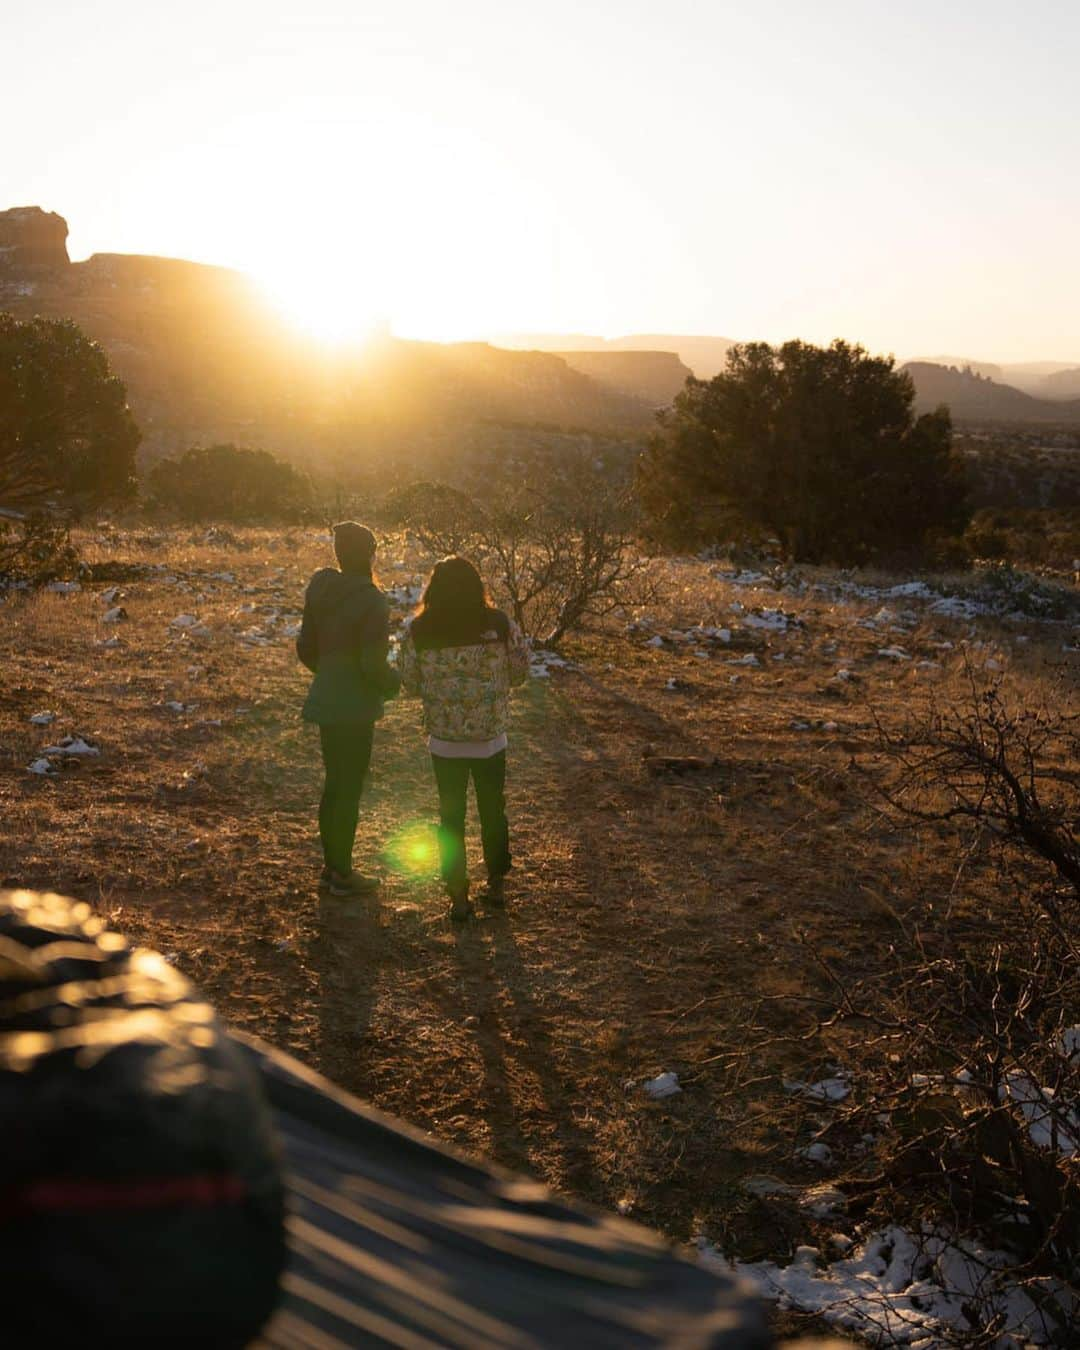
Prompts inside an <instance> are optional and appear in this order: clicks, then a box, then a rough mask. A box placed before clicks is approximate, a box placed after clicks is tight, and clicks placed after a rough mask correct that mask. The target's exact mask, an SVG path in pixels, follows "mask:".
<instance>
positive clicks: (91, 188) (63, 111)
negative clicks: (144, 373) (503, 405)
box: [0, 0, 1080, 360]
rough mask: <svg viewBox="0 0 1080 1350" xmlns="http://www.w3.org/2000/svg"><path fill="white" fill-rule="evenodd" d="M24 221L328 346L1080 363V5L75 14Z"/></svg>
mask: <svg viewBox="0 0 1080 1350" xmlns="http://www.w3.org/2000/svg"><path fill="white" fill-rule="evenodd" d="M4 47H5V53H6V59H5V62H4V67H5V68H4V81H3V85H2V86H0V119H2V120H0V125H2V126H3V127H4V129H5V144H4V147H3V154H2V157H0V208H2V207H5V206H13V205H30V204H37V205H41V206H44V207H45V208H46V209H49V210H55V211H59V212H60V213H61V214H62V215H64V216H65V217H66V218H67V220H68V222H69V224H70V226H71V237H70V240H69V246H70V249H71V253H72V257H73V258H81V257H85V256H87V255H88V254H90V253H93V252H97V251H101V252H106V251H109V252H130V253H160V254H168V255H173V256H178V257H186V258H195V259H200V260H204V261H207V262H216V263H223V264H226V265H229V266H233V267H238V268H243V269H245V270H247V271H250V272H253V273H255V274H256V275H258V276H259V277H260V278H262V279H263V280H264V281H266V282H267V284H269V285H270V286H271V287H272V288H273V289H274V290H275V292H276V293H277V294H279V295H281V296H282V297H284V298H286V299H287V300H288V301H289V302H290V303H291V305H292V306H293V308H294V310H295V311H296V312H297V313H301V314H303V315H304V316H305V317H306V319H307V320H308V321H309V322H310V323H311V324H312V325H313V326H314V327H316V328H319V329H322V330H325V331H327V332H331V331H335V330H341V331H346V330H348V329H350V328H352V327H354V326H356V325H362V324H363V323H366V322H369V321H370V319H371V318H372V317H374V316H387V317H389V318H390V319H392V321H393V324H394V328H395V331H396V332H398V333H399V334H402V335H407V336H420V337H457V336H471V335H475V334H481V333H490V332H506V331H533V332H536V331H561V332H573V331H579V332H588V333H600V334H605V335H615V334H620V333H629V332H660V333H664V332H666V333H714V334H723V335H727V336H733V337H742V338H749V337H763V338H766V339H769V340H780V339H783V338H786V337H792V336H800V337H804V338H808V339H811V340H827V339H829V338H831V337H833V336H837V335H842V336H845V337H848V338H851V339H858V340H861V341H863V342H865V343H867V344H868V345H869V346H871V347H872V348H874V349H876V350H886V351H895V352H896V353H897V354H898V355H901V356H911V355H917V354H934V353H956V354H959V355H966V356H971V357H976V358H979V357H981V358H984V359H990V360H994V359H997V360H1025V359H1038V358H1051V359H1061V360H1073V359H1077V360H1080V266H1078V254H1077V230H1078V223H1080V173H1078V172H1077V165H1078V164H1080V80H1078V78H1077V69H1078V63H1080V6H1078V5H1076V4H1075V3H1073V0H1029V2H1028V3H1027V4H1026V5H1023V6H1021V5H1020V4H1018V3H1016V0H1012V2H1011V3H1008V4H1005V3H1000V2H999V0H977V2H976V0H951V2H950V3H942V2H941V0H933V2H932V3H931V0H905V3H903V4H899V3H896V0H815V2H814V3H810V0H772V3H769V4H758V3H752V0H739V3H732V2H731V0H699V2H698V3H695V2H694V0H664V2H663V3H659V0H543V3H539V2H538V0H527V2H525V3H523V2H522V0H453V2H452V3H451V0H304V3H303V4H296V3H294V2H290V3H289V4H283V3H280V0H185V3H183V4H180V3H163V4H150V3H147V0H95V2H94V3H93V4H87V3H85V0H49V3H45V4H38V5H26V4H24V5H18V6H13V7H12V8H11V11H10V12H5V16H4Z"/></svg>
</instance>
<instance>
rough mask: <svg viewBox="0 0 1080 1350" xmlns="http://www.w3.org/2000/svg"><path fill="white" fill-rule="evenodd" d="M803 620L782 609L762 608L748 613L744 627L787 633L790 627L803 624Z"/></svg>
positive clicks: (744, 620)
mask: <svg viewBox="0 0 1080 1350" xmlns="http://www.w3.org/2000/svg"><path fill="white" fill-rule="evenodd" d="M801 622H802V621H801V620H800V619H797V618H796V617H795V615H794V614H788V613H787V612H786V611H785V610H782V609H762V610H757V611H756V612H754V613H751V614H747V615H746V616H745V618H744V619H743V627H744V628H762V629H765V630H766V631H767V632H770V633H786V632H787V630H788V629H789V628H798V627H800V626H801Z"/></svg>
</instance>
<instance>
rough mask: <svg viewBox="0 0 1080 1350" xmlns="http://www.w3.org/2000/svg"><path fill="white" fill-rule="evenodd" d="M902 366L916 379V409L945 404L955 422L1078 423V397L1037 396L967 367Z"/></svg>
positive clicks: (924, 363)
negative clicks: (1064, 398)
mask: <svg viewBox="0 0 1080 1350" xmlns="http://www.w3.org/2000/svg"><path fill="white" fill-rule="evenodd" d="M903 369H904V370H906V371H907V373H908V374H909V375H910V376H911V378H912V379H913V380H914V382H915V406H916V409H917V410H918V411H919V412H928V411H930V410H931V409H933V408H936V407H937V406H938V405H939V404H942V403H944V404H947V405H948V407H949V410H950V411H951V413H952V415H953V418H954V420H956V421H967V422H972V421H988V422H1052V423H1070V424H1071V423H1080V398H1077V399H1067V400H1062V401H1061V402H1054V401H1053V400H1050V399H1039V398H1035V397H1034V395H1032V394H1026V393H1024V392H1023V390H1020V389H1014V388H1013V387H1012V385H1008V384H999V383H998V381H996V380H991V379H989V378H988V377H987V376H984V375H980V374H979V373H978V372H977V371H975V370H972V369H970V368H965V369H963V370H958V369H956V368H955V367H950V366H939V365H934V364H933V363H932V362H929V361H909V362H908V363H907V364H906V365H905V366H904V367H903Z"/></svg>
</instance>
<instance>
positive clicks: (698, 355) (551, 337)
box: [491, 333, 736, 380]
mask: <svg viewBox="0 0 1080 1350" xmlns="http://www.w3.org/2000/svg"><path fill="white" fill-rule="evenodd" d="M491 341H492V342H494V343H496V344H498V345H499V346H501V347H511V348H513V349H515V350H517V351H538V352H561V353H563V354H564V355H569V354H571V353H578V352H656V353H664V352H667V353H672V352H673V353H674V354H675V355H676V356H677V357H678V358H679V360H680V361H682V362H683V364H684V365H685V366H687V367H688V368H689V369H690V370H691V371H692V372H693V373H694V375H696V376H697V378H698V379H699V380H711V379H712V377H713V376H714V375H719V373H720V372H721V370H723V368H724V364H725V362H726V360H727V354H728V352H729V351H730V349H731V348H732V347H734V346H735V343H736V339H735V338H726V337H698V336H694V335H693V334H672V333H631V334H629V335H628V336H626V337H616V338H602V337H593V336H592V335H590V334H587V333H504V334H500V335H493V336H492V338H491Z"/></svg>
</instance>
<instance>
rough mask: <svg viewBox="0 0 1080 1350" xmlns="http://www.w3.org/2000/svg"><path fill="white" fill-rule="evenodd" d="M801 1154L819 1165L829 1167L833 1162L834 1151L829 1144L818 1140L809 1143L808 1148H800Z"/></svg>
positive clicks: (808, 1160)
mask: <svg viewBox="0 0 1080 1350" xmlns="http://www.w3.org/2000/svg"><path fill="white" fill-rule="evenodd" d="M799 1156H800V1157H803V1158H805V1159H806V1161H807V1162H812V1163H817V1164H818V1166H819V1167H828V1165H829V1163H831V1162H832V1158H833V1151H832V1149H831V1148H830V1147H829V1146H828V1144H823V1143H822V1142H821V1140H817V1141H816V1142H815V1143H813V1144H807V1146H806V1148H804V1149H800V1150H799Z"/></svg>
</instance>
